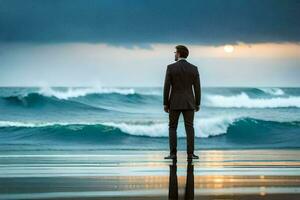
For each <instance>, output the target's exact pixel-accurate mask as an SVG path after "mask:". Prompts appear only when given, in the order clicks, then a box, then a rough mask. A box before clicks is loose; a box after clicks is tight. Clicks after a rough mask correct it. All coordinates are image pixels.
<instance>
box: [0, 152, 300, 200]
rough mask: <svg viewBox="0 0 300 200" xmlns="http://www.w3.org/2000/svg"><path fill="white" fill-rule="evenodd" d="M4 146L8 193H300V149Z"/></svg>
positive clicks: (4, 194) (1, 192)
mask: <svg viewBox="0 0 300 200" xmlns="http://www.w3.org/2000/svg"><path fill="white" fill-rule="evenodd" d="M167 154H168V152H167V151H123V150H122V151H119V150H111V151H108V150H106V151H84V152H76V151H51V152H46V151H41V152H29V151H27V152H18V151H9V152H0V185H1V186H0V199H220V200H221V199H300V150H234V151H233V150H224V151H222V150H218V151H211V150H205V151H204V150H203V151H197V152H196V154H197V155H199V156H200V159H199V160H194V161H193V162H187V160H186V154H185V152H178V159H177V162H172V161H170V160H164V159H163V157H164V156H165V155H167Z"/></svg>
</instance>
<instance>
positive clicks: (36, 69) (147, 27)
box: [0, 0, 300, 87]
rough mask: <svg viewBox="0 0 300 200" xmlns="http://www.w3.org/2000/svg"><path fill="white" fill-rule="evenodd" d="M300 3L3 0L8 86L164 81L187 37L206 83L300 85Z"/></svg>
mask: <svg viewBox="0 0 300 200" xmlns="http://www.w3.org/2000/svg"><path fill="white" fill-rule="evenodd" d="M299 10H300V1H297V0H284V1H282V0H248V1H246V0H245V1H241V0H209V1H208V0H207V1H203V0H197V1H178V0H172V1H171V0H165V1H159V0H126V1H125V0H101V1H96V0H85V1H84V0H59V1H58V0H43V1H39V0H27V1H26V3H25V2H24V1H20V0H0V86H45V85H46V86H99V85H100V86H109V87H131V86H134V87H137V86H141V87H144V86H155V87H157V86H162V85H163V81H164V76H165V70H166V66H167V65H168V64H171V63H173V62H175V61H174V50H175V46H176V45H178V44H183V45H186V46H187V47H188V48H189V50H190V55H189V57H188V58H187V60H188V61H189V62H191V63H193V64H194V65H196V66H197V67H198V70H199V73H200V78H201V84H202V86H208V87H210V86H225V87H226V86H237V87H238V86H242V87H264V86H271V87H298V86H300V79H299V76H300V20H299V19H300V12H299Z"/></svg>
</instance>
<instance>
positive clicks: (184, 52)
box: [175, 45, 189, 58]
mask: <svg viewBox="0 0 300 200" xmlns="http://www.w3.org/2000/svg"><path fill="white" fill-rule="evenodd" d="M175 48H176V51H177V52H178V53H179V54H180V57H183V58H187V57H188V55H189V50H188V48H187V47H186V46H184V45H177V46H176V47H175Z"/></svg>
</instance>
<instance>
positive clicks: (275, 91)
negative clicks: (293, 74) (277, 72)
mask: <svg viewBox="0 0 300 200" xmlns="http://www.w3.org/2000/svg"><path fill="white" fill-rule="evenodd" d="M258 89H259V90H261V91H263V92H264V93H266V94H270V95H274V96H281V95H285V92H284V91H283V90H282V89H280V88H258Z"/></svg>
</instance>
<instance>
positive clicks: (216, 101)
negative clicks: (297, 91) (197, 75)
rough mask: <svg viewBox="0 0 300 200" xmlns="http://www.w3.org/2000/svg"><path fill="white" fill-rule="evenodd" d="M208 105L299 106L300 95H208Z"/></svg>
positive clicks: (239, 106) (243, 106) (234, 106)
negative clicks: (271, 96)
mask: <svg viewBox="0 0 300 200" xmlns="http://www.w3.org/2000/svg"><path fill="white" fill-rule="evenodd" d="M207 100H208V103H207V104H208V106H210V107H222V108H284V107H296V108H300V97H298V96H289V97H274V98H250V97H249V96H248V95H247V94H246V93H245V92H242V93H241V94H239V95H233V96H223V95H208V96H207Z"/></svg>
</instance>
